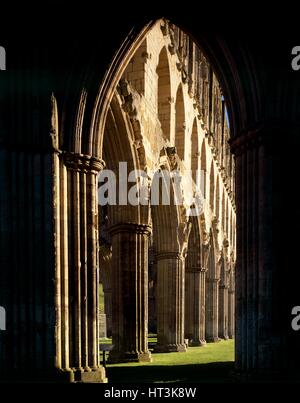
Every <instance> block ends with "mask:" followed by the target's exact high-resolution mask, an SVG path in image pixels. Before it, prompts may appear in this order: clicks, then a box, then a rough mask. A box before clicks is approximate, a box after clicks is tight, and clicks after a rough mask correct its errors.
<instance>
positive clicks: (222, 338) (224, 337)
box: [219, 335, 229, 340]
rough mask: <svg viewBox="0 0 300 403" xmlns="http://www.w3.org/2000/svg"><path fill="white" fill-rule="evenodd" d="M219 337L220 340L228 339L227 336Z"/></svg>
mask: <svg viewBox="0 0 300 403" xmlns="http://www.w3.org/2000/svg"><path fill="white" fill-rule="evenodd" d="M219 338H220V339H221V340H228V339H229V337H228V336H223V335H220V336H219Z"/></svg>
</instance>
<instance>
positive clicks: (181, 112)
mask: <svg viewBox="0 0 300 403" xmlns="http://www.w3.org/2000/svg"><path fill="white" fill-rule="evenodd" d="M185 133H186V123H185V107H184V95H183V90H182V84H179V86H178V89H177V92H176V101H175V146H176V148H177V153H178V155H179V157H180V158H181V159H182V160H184V157H185V155H184V153H185Z"/></svg>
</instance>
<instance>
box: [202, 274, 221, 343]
mask: <svg viewBox="0 0 300 403" xmlns="http://www.w3.org/2000/svg"><path fill="white" fill-rule="evenodd" d="M219 281H220V280H219V279H218V278H212V277H208V276H207V277H206V291H205V293H206V294H205V302H206V314H205V315H206V316H205V339H206V341H207V342H209V343H211V342H217V341H219V340H220V339H219V332H218V314H219Z"/></svg>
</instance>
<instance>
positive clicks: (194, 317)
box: [184, 267, 205, 346]
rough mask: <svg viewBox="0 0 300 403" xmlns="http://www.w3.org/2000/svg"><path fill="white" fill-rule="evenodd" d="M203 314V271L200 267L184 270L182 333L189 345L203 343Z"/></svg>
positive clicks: (200, 344)
mask: <svg viewBox="0 0 300 403" xmlns="http://www.w3.org/2000/svg"><path fill="white" fill-rule="evenodd" d="M203 283H204V284H203ZM203 294H204V295H203ZM203 308H204V309H203ZM204 315H205V271H202V270H201V267H199V268H197V269H196V268H193V269H189V270H186V271H185V329H184V333H185V338H187V339H189V344H190V345H193V346H202V345H203V344H205V332H204V321H205V316H204Z"/></svg>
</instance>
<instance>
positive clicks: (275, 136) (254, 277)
mask: <svg viewBox="0 0 300 403" xmlns="http://www.w3.org/2000/svg"><path fill="white" fill-rule="evenodd" d="M174 18H175V21H174V22H175V23H178V25H179V26H181V25H185V26H186V28H187V30H189V31H190V32H191V33H192V34H193V36H194V38H195V39H196V41H197V42H198V43H199V44H201V45H202V48H203V50H204V51H205V53H206V55H207V57H208V59H209V61H210V63H211V64H212V65H213V68H214V70H215V71H216V74H217V75H218V77H219V79H220V82H221V85H222V87H223V90H224V96H225V98H226V100H227V103H228V113H229V119H230V122H231V132H232V139H231V148H232V151H233V152H234V153H235V155H236V164H237V170H236V171H237V177H236V191H237V265H236V270H235V272H236V284H237V298H236V301H237V348H236V357H237V361H236V367H237V369H238V370H239V371H253V370H260V371H271V370H272V368H276V369H278V370H282V369H286V368H288V369H293V368H294V369H295V368H297V365H298V361H297V360H298V358H299V357H298V354H297V351H298V349H297V348H296V346H297V340H295V337H294V336H293V335H291V334H290V332H289V328H288V326H289V324H286V318H287V315H289V314H290V312H289V308H290V304H293V303H295V302H296V298H297V296H298V294H299V293H298V288H297V287H298V284H297V283H298V282H297V281H293V284H291V281H290V279H291V276H290V275H288V276H287V275H286V272H285V269H286V267H287V266H288V267H293V266H294V263H295V261H296V260H297V253H296V252H297V245H296V240H293V241H292V242H293V246H295V247H293V248H290V245H289V244H288V243H289V242H290V240H289V239H282V238H283V237H282V233H286V232H287V233H289V232H290V231H292V229H293V227H294V225H295V224H294V222H291V223H286V220H285V218H284V217H282V210H283V209H284V208H285V206H286V205H287V199H288V202H291V205H292V206H293V207H295V208H296V205H294V204H293V203H295V201H294V195H292V194H290V193H289V194H288V196H287V197H285V196H286V195H284V194H282V195H281V196H280V197H279V198H278V197H277V199H276V200H277V201H278V203H277V204H276V205H275V208H274V210H273V215H272V214H271V211H272V207H274V206H273V203H272V199H273V196H274V197H276V190H279V189H280V186H281V184H282V179H283V176H282V174H281V173H279V171H281V167H282V165H284V164H283V162H282V159H283V160H284V162H285V163H286V164H287V167H288V168H293V169H292V170H291V171H293V170H295V171H296V170H297V166H296V165H297V164H296V162H292V161H297V149H298V147H291V148H293V149H292V150H290V152H291V154H292V157H293V158H291V156H290V155H288V156H285V157H284V158H282V155H281V150H280V148H281V147H280V145H281V144H282V135H283V134H285V135H287V138H288V139H289V141H291V144H294V143H295V145H297V146H298V144H299V140H297V139H298V131H299V130H298V126H299V119H298V116H299V108H298V107H297V105H298V103H297V102H296V99H297V92H298V89H299V80H298V79H297V78H296V77H295V75H294V76H293V77H292V76H291V75H289V74H286V70H285V67H284V66H283V63H285V62H286V60H285V58H283V59H284V61H283V60H278V63H277V68H276V69H275V70H274V68H273V60H272V54H275V53H276V54H277V53H278V49H277V46H278V47H280V46H281V41H279V40H278V41H273V42H274V43H275V44H276V48H275V45H272V43H267V40H266V41H265V40H264V39H263V38H264V37H263V36H262V40H261V43H256V44H255V43H254V42H253V40H251V39H249V38H245V37H239V39H238V41H237V40H235V39H234V38H232V37H228V36H226V35H216V34H214V33H207V34H205V33H201V32H200V31H199V21H198V19H195V20H194V22H193V21H192V20H191V18H190V16H189V18H188V19H185V18H184V16H178V17H174ZM149 20H150V19H149ZM132 22H134V17H132V20H130V19H129V20H128V21H127V20H126V21H123V24H124V25H123V29H125V30H126V29H127V27H128V26H127V25H126V24H129V25H130V24H131V23H132ZM120 24H121V22H120ZM143 25H144V21H143V22H142V23H141V24H140V25H139V24H137V26H138V28H137V31H135V32H133V33H131V35H130V36H128V38H127V39H126V41H125V42H124V44H123V46H122V47H121V49H120V51H119V52H118V53H117V55H116V56H115V57H114V59H113V63H112V65H111V67H110V68H109V70H108V72H107V74H105V73H104V72H105V70H106V68H107V62H108V59H110V58H112V52H111V51H110V50H107V49H106V50H105V51H103V52H104V54H102V52H99V46H93V44H91V46H89V47H85V46H81V47H80V46H79V45H77V48H76V49H78V47H79V48H80V51H81V52H82V53H83V55H82V54H81V53H80V52H75V51H74V48H72V47H69V46H68V43H67V42H64V40H63V36H62V37H61V38H60V40H61V41H60V42H59V43H57V44H55V46H53V44H52V43H51V45H52V46H51V47H49V48H48V49H46V48H45V46H43V49H41V48H40V49H38V48H34V49H33V48H32V49H28V47H26V46H24V49H22V47H21V46H19V45H18V48H17V49H16V52H15V53H14V52H12V54H13V56H12V57H11V59H10V74H9V75H7V76H6V77H5V80H6V81H5V83H4V84H3V83H2V84H3V89H4V91H3V92H2V93H1V106H2V107H3V108H1V122H2V128H3V133H5V134H6V135H4V136H3V138H1V158H0V164H1V169H0V172H1V185H2V191H3V193H2V194H3V195H5V197H4V196H3V197H2V198H1V200H0V203H1V220H0V221H1V233H0V235H1V242H0V244H1V254H0V256H1V272H0V276H1V285H2V286H3V287H4V288H5V290H7V291H6V292H5V293H1V295H0V297H1V299H0V305H1V306H4V307H5V308H6V312H7V331H6V333H5V332H3V334H2V333H1V338H2V341H3V346H5V349H4V350H3V351H5V352H4V356H3V355H1V362H0V367H1V375H2V374H5V373H6V374H9V375H8V376H9V377H10V379H14V376H17V375H19V376H23V375H25V374H26V375H27V374H28V376H31V377H32V378H33V379H38V377H39V376H41V374H44V377H45V378H46V379H49V378H50V377H51V376H52V375H59V377H62V378H64V379H68V380H81V381H84V380H92V379H94V380H95V381H103V380H105V375H104V371H103V369H102V368H101V367H100V366H99V362H98V359H97V354H98V352H97V345H96V343H97V339H96V333H95V329H96V326H95V323H94V319H93V318H95V313H96V299H95V294H96V293H95V288H94V286H93V285H94V284H95V276H96V275H97V261H96V260H95V256H97V251H96V247H97V245H96V242H95V239H96V234H97V223H96V217H95V216H96V209H97V207H96V206H95V202H94V197H93V194H95V193H96V188H97V183H96V176H97V172H98V171H99V170H101V169H102V168H103V162H102V161H101V156H102V154H101V153H102V141H103V131H104V126H105V121H106V114H107V112H108V108H109V105H110V102H111V99H112V96H113V93H114V91H115V88H116V85H117V83H118V81H119V79H120V77H121V75H122V71H123V70H122V65H123V63H125V64H126V62H127V61H128V60H129V59H130V57H131V55H132V53H133V51H134V49H135V48H137V46H138V44H140V43H142V41H143V40H144V34H145V32H146V31H147V30H148V29H149V25H147V26H146V28H142V27H143ZM47 26H48V25H47ZM124 27H125V28H124ZM100 28H101V27H99V28H98V29H100ZM117 31H118V30H115V33H114V34H115V38H117V39H116V41H117V43H119V40H121V38H120V37H119V36H118V35H119V32H117ZM139 31H140V32H139ZM120 32H122V30H120ZM122 33H123V32H122ZM80 35H82V32H80ZM112 35H113V33H112ZM274 35H276V32H274ZM99 37H101V35H97V41H98V38H99ZM103 37H105V32H103ZM20 39H22V38H20ZM68 39H69V38H68ZM60 43H61V44H60ZM80 45H82V43H80ZM69 48H70V50H69ZM256 48H258V49H257V50H256ZM282 50H283V49H282V48H281V51H282ZM113 51H115V49H114V50H113ZM84 52H85V53H84ZM105 52H106V53H105ZM272 52H273V53H272ZM45 54H47V56H48V58H47V61H48V68H49V70H50V69H51V71H52V72H53V75H52V77H51V79H49V81H47V80H44V81H43V79H44V76H43V78H42V77H41V75H40V74H39V73H38V72H39V68H43V67H44V64H43V63H44V60H45V59H44V57H43V56H42V55H45ZM74 54H75V55H76V57H75V56H74ZM78 54H81V55H82V58H81V60H78V58H77V56H78ZM95 55H96V56H95ZM97 55H98V58H97ZM38 56H41V57H40V59H41V60H42V61H43V62H41V61H38V59H39V57H38ZM85 56H87V57H85ZM75 59H76V60H75ZM22 60H26V62H27V65H28V66H31V67H34V68H33V69H27V70H26V71H20V70H19V69H18V66H20V65H22ZM58 60H59V61H60V62H61V64H60V65H59V66H63V63H64V62H65V65H66V67H65V69H64V70H63V69H57V66H56V65H55V63H57V61H58ZM69 60H71V61H76V63H74V66H75V65H76V68H73V67H74V66H72V64H71V63H70V62H69ZM91 60H92V62H90V61H91ZM103 60H104V61H103ZM103 64H105V66H104V65H103ZM70 65H71V67H70ZM58 70H59V72H58ZM203 70H205V69H203ZM253 71H256V72H257V74H256V75H255V76H254V75H253ZM99 72H100V73H99ZM203 74H204V75H205V71H203ZM102 79H103V82H102V84H101V85H100V90H98V89H99V82H100V81H101V80H102ZM64 80H65V82H66V83H67V84H66V85H65V83H64ZM205 85H206V82H205ZM266 88H269V89H270V91H265V89H266ZM2 94H8V95H7V99H4V98H2ZM51 94H54V96H53V97H51ZM37 95H38V96H37ZM6 100H8V102H5V101H6ZM278 100H279V101H278ZM51 104H52V108H51V107H50V105H51ZM290 105H292V107H289V106H290ZM37 111H38V113H36V112H37ZM50 123H51V124H50ZM49 126H50V128H49ZM49 134H50V135H49ZM288 170H289V171H290V169H288ZM26 172H27V173H28V177H26V175H25V173H26ZM26 178H27V179H26ZM28 178H31V179H28ZM33 178H34V179H33ZM26 181H27V182H26ZM24 183H26V186H27V187H26V188H25V187H24ZM16 184H19V185H20V186H19V188H18V191H17V189H16ZM272 185H274V187H272ZM290 188H291V189H293V186H292V184H291V186H290ZM291 193H292V191H291ZM86 207H87V208H86ZM24 210H25V211H26V214H25V215H24V216H22V214H21V213H22V212H24ZM78 217H80V220H79V219H78ZM17 218H18V219H17ZM291 221H293V220H291ZM84 222H88V223H89V225H88V227H87V226H86V225H85V224H84ZM286 225H287V227H286ZM287 229H288V230H287ZM286 238H288V237H286ZM20 240H21V241H24V242H20ZM82 240H83V241H82ZM85 240H88V243H87V244H86V243H85ZM282 244H283V245H284V246H286V248H285V247H282ZM86 245H88V248H86ZM279 246H280V247H279ZM288 249H289V250H291V256H290V257H288V258H287V257H286V253H285V252H282V251H285V250H288ZM69 251H75V253H74V256H73V255H72V254H71V253H70V252H69ZM48 252H49V253H48ZM12 257H13V259H12ZM85 258H87V259H86V260H85ZM286 259H288V264H287V263H286ZM294 259H295V260H294ZM274 262H276V264H274ZM80 265H82V267H84V270H83V271H85V272H86V274H87V277H84V279H83V280H84V281H83V282H82V286H83V288H82V290H83V291H84V290H85V289H86V286H85V278H87V279H88V281H89V282H91V285H92V286H91V287H89V288H88V289H89V290H90V291H89V295H88V297H89V298H88V299H89V305H88V307H86V304H85V303H83V305H82V306H81V308H82V310H80V321H79V322H78V321H77V319H76V317H77V316H78V311H79V309H78V308H79V303H78V301H79V296H80V295H79V294H80V293H79V292H78V287H76V284H77V281H78V277H79V270H78V268H79V266H80ZM80 267H81V266H80ZM41 268H43V270H42V271H41ZM291 273H292V277H293V278H294V276H295V277H296V278H297V273H296V272H295V271H292V272H291ZM53 279H54V281H53ZM269 279H270V281H267V280H269ZM23 284H26V285H27V288H26V289H25V288H24V287H23ZM282 284H283V285H282ZM69 285H71V289H69ZM281 285H282V287H281ZM284 294H285V296H286V299H285V298H282V297H283V296H284ZM81 296H82V295H81ZM84 296H85V295H84V294H83V297H84ZM81 299H82V300H83V301H84V298H81ZM70 301H72V304H71V305H70V311H69V310H68V309H69V302H70ZM24 308H25V309H24ZM29 308H30V309H29ZM86 309H88V311H89V315H86ZM69 314H70V315H71V316H72V317H73V318H75V319H76V320H74V319H72V321H71V322H72V325H71V327H72V329H71V327H69V325H70V324H71V322H69V321H68V318H69ZM73 315H74V316H73ZM76 315H77V316H76ZM278 316H279V318H278ZM90 318H92V319H90ZM76 323H77V325H76ZM79 324H80V326H81V324H82V325H83V329H86V328H87V329H88V336H87V337H88V338H89V342H88V343H87V339H86V333H85V332H83V333H84V338H83V339H82V340H81V338H80V337H81V336H80V334H79V333H81V332H79V326H78V325H79ZM24 340H26V341H28V343H26V348H25V344H24ZM82 341H83V343H82ZM85 365H86V367H85V368H83V367H82V366H85ZM71 366H72V368H71Z"/></svg>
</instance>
